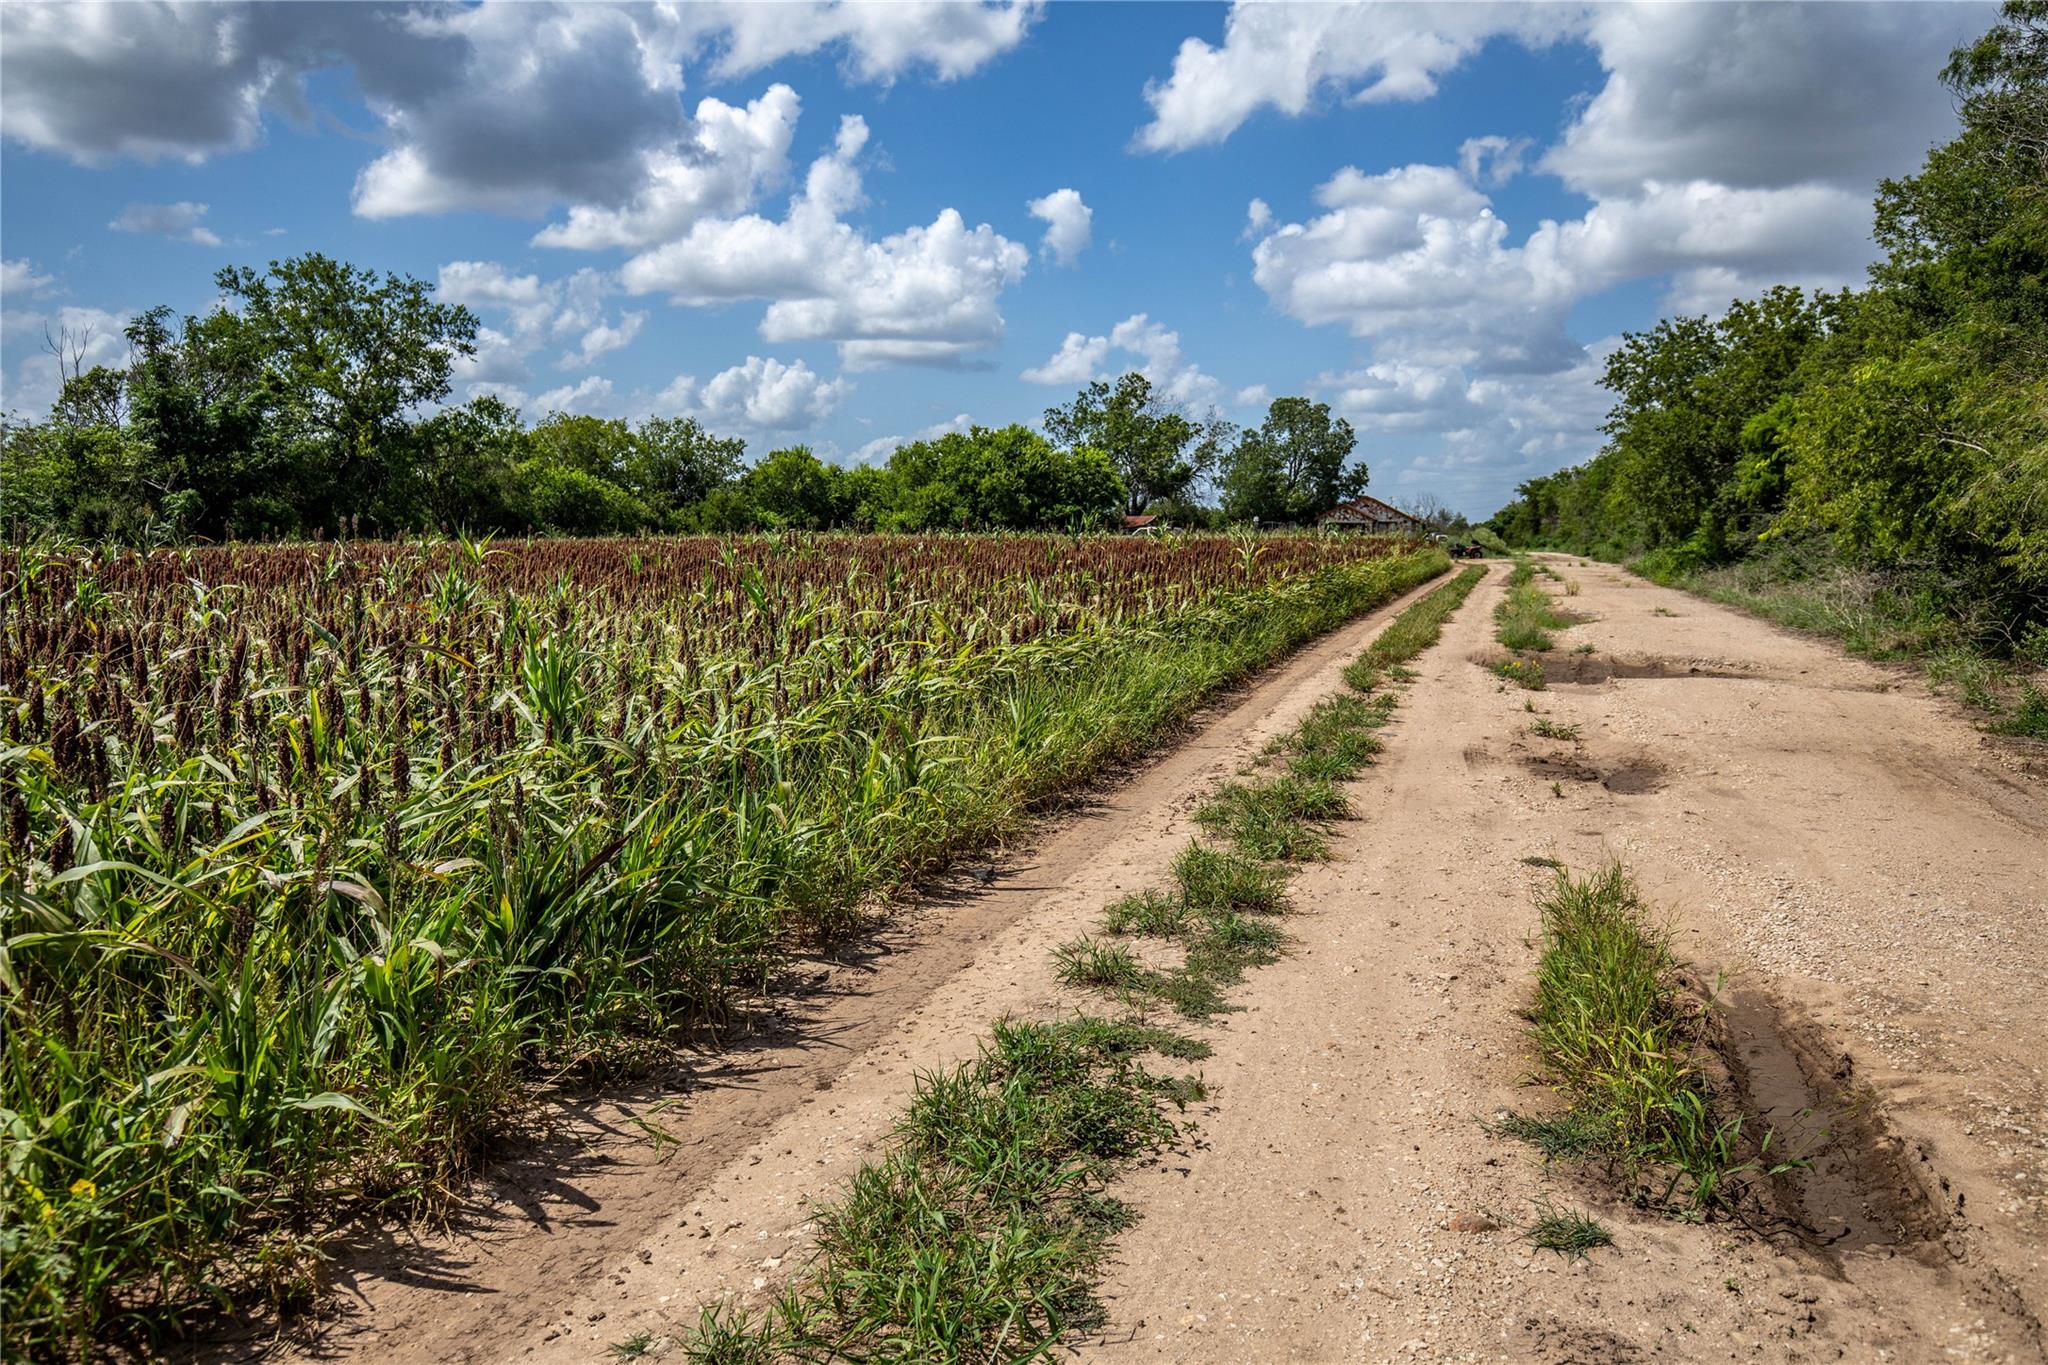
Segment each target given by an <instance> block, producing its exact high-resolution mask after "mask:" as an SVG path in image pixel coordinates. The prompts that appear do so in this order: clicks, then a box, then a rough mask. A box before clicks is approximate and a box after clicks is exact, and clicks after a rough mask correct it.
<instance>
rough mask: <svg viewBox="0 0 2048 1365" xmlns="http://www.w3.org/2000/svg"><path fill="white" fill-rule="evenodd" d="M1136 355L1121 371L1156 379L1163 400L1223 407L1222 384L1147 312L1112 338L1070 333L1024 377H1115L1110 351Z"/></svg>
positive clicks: (1057, 380)
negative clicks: (1109, 365)
mask: <svg viewBox="0 0 2048 1365" xmlns="http://www.w3.org/2000/svg"><path fill="white" fill-rule="evenodd" d="M1112 351H1116V352H1119V353H1121V354H1123V355H1126V356H1130V357H1134V361H1133V363H1130V364H1125V365H1120V366H1119V367H1118V368H1119V369H1134V370H1136V371H1138V372H1139V373H1140V374H1142V375H1144V376H1145V378H1147V379H1149V380H1151V381H1152V387H1153V389H1154V391H1155V392H1157V393H1158V394H1159V396H1160V397H1161V398H1164V399H1165V400H1166V401H1167V402H1169V403H1171V404H1173V405H1174V406H1176V407H1181V408H1188V409H1191V410H1209V409H1213V408H1215V407H1216V406H1217V400H1218V396H1219V395H1220V394H1221V393H1222V385H1221V384H1220V383H1219V382H1218V381H1217V379H1216V377H1215V376H1214V375H1211V374H1208V373H1205V372H1204V371H1203V370H1202V368H1201V367H1200V366H1199V365H1196V364H1195V363H1194V362H1193V361H1191V360H1189V359H1188V358H1187V356H1186V355H1185V354H1183V353H1182V351H1181V346H1180V333H1179V332H1175V331H1171V330H1169V329H1168V328H1167V327H1165V326H1164V325H1162V324H1160V323H1157V322H1154V321H1152V319H1151V318H1150V317H1148V316H1147V315H1146V314H1144V313H1133V314H1131V316H1129V317H1127V318H1125V319H1124V320H1123V321H1122V322H1119V323H1118V324H1117V325H1116V326H1114V327H1112V328H1110V330H1109V334H1108V335H1107V336H1087V335H1084V334H1083V333H1080V332H1069V333H1067V335H1066V339H1065V340H1064V341H1062V342H1061V343H1060V348H1059V349H1058V350H1057V351H1055V352H1053V354H1052V355H1051V356H1049V357H1048V358H1047V359H1046V361H1045V363H1044V364H1041V365H1034V366H1032V367H1031V368H1030V369H1028V370H1025V371H1024V372H1023V374H1022V375H1020V376H1019V378H1021V379H1023V380H1025V381H1026V382H1027V383H1032V384H1074V385H1079V384H1086V383H1089V382H1090V381H1092V380H1096V379H1108V378H1109V377H1110V375H1109V370H1108V362H1109V358H1110V352H1112Z"/></svg>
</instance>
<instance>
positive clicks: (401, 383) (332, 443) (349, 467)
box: [202, 253, 477, 524]
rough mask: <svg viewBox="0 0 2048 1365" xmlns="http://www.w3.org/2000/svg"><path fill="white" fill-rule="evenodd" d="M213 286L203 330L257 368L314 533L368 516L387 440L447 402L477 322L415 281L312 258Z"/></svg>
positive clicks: (241, 273)
mask: <svg viewBox="0 0 2048 1365" xmlns="http://www.w3.org/2000/svg"><path fill="white" fill-rule="evenodd" d="M214 283H215V284H216V285H217V286H218V287H219V289H220V292H221V295H222V298H223V299H224V300H225V301H226V306H225V307H224V308H223V309H222V310H220V311H219V312H217V313H215V314H214V315H213V316H212V317H209V318H208V319H207V320H206V322H205V323H204V324H202V329H204V330H206V331H207V332H209V334H213V333H217V334H218V338H219V343H220V344H221V345H222V346H224V347H226V348H229V349H231V350H233V351H234V352H235V353H236V354H237V356H238V357H239V358H242V359H245V360H246V361H247V362H248V363H250V364H252V365H253V366H254V368H255V371H256V375H257V388H258V390H259V396H258V399H257V401H258V402H259V403H260V405H261V407H262V408H263V410H264V412H265V417H266V420H265V437H266V439H267V440H268V441H269V442H270V443H272V444H274V445H277V446H280V447H284V448H286V449H289V450H291V451H292V452H293V455H294V458H295V461H296V462H298V463H300V464H302V465H303V466H304V467H305V471H304V472H305V473H306V474H308V475H311V476H316V477H317V478H318V479H319V482H318V484H316V485H315V486H314V487H313V488H312V489H311V490H310V491H311V492H312V493H313V494H314V496H315V497H316V498H317V497H324V499H325V500H326V503H327V505H326V507H324V508H323V507H318V506H315V507H313V508H309V509H308V510H309V511H311V512H313V514H314V515H313V517H312V520H313V521H314V523H315V524H320V523H322V522H325V521H327V520H329V519H330V518H332V519H339V518H341V517H348V516H354V515H357V514H359V513H361V512H362V511H364V510H366V509H367V508H368V506H369V505H370V504H371V503H372V502H374V501H375V499H376V498H377V496H378V495H379V494H380V493H381V492H382V485H383V484H384V483H385V481H386V479H387V478H388V475H389V473H390V470H389V466H388V465H387V464H386V463H385V460H384V455H385V453H386V451H387V450H388V449H389V448H390V445H391V443H392V442H393V440H394V438H396V437H397V436H398V435H399V434H400V433H401V431H402V430H403V428H404V427H405V425H406V424H407V422H408V420H409V418H410V417H411V416H412V415H413V414H414V413H415V412H416V411H417V410H418V409H420V408H422V407H424V406H426V405H429V404H433V403H438V402H440V401H441V400H442V399H444V398H446V397H447V396H448V391H449V376H450V375H451V373H452V372H453V366H454V359H455V357H456V356H458V355H472V354H474V353H475V351H476V333H477V321H476V318H475V317H474V316H472V315H471V314H470V312H469V310H468V309H466V308H463V307H462V306H460V305H459V304H448V303H442V302H440V301H438V300H437V299H435V298H434V296H433V286H432V285H430V284H428V283H427V282H425V281H423V280H418V279H414V278H412V277H410V276H401V275H396V274H386V275H384V276H382V277H381V278H380V277H379V276H378V275H377V274H376V272H374V271H370V270H362V269H358V268H357V267H355V266H351V265H348V264H346V263H345V262H341V261H336V260H333V259H331V258H329V257H327V256H323V255H320V254H318V253H312V254H308V255H305V256H297V257H293V258H292V259H290V260H285V261H272V262H271V263H270V266H269V268H268V269H267V270H264V271H257V270H255V269H253V268H251V267H248V266H240V267H236V266H230V267H227V268H225V269H223V270H221V271H220V273H219V274H218V275H216V276H215V277H214ZM323 512H325V513H327V514H328V515H325V516H323V515H320V514H321V513H323Z"/></svg>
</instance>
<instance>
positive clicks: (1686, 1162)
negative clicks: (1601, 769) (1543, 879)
mask: <svg viewBox="0 0 2048 1365" xmlns="http://www.w3.org/2000/svg"><path fill="white" fill-rule="evenodd" d="M1539 909H1540V911H1541V913H1542V920H1543V951H1542V957H1541V959H1540V960H1539V962H1538V964H1537V974H1536V996H1535V1002H1534V1006H1533V1008H1532V1010H1531V1013H1530V1021H1531V1023H1530V1027H1531V1032H1532V1034H1533V1036H1534V1039H1535V1043H1536V1047H1537V1051H1538V1053H1539V1055H1540V1056H1541V1057H1542V1059H1543V1061H1544V1063H1545V1065H1546V1066H1547V1067H1548V1068H1549V1070H1550V1072H1551V1074H1552V1075H1553V1076H1554V1077H1555V1078H1556V1080H1557V1082H1558V1084H1559V1087H1560V1088H1561V1089H1563V1090H1564V1091H1565V1092H1566V1093H1567V1094H1569V1095H1570V1096H1571V1097H1572V1112H1571V1116H1570V1119H1569V1133H1570V1140H1571V1141H1572V1142H1575V1143H1576V1142H1578V1141H1580V1140H1581V1139H1582V1138H1583V1137H1585V1136H1586V1135H1589V1134H1592V1133H1598V1134H1600V1135H1601V1138H1602V1144H1601V1150H1602V1151H1603V1152H1604V1153H1605V1154H1607V1155H1609V1156H1612V1157H1614V1158H1617V1159H1618V1160H1620V1161H1622V1162H1623V1163H1624V1164H1626V1165H1628V1166H1630V1167H1632V1168H1635V1169H1639V1170H1650V1169H1661V1170H1663V1171H1665V1172H1667V1176H1666V1178H1665V1184H1664V1188H1663V1190H1662V1191H1661V1193H1657V1194H1656V1195H1655V1196H1654V1198H1655V1202H1658V1203H1663V1204H1669V1203H1671V1202H1672V1201H1673V1200H1674V1199H1676V1200H1678V1201H1679V1202H1680V1204H1682V1206H1683V1207H1685V1208H1687V1209H1689V1210H1693V1211H1702V1212H1711V1211H1714V1210H1718V1209H1725V1208H1728V1207H1732V1206H1733V1205H1734V1204H1735V1203H1737V1202H1738V1201H1739V1200H1740V1197H1741V1192H1742V1191H1741V1184H1742V1181H1741V1177H1743V1176H1745V1175H1748V1174H1750V1173H1752V1172H1755V1171H1759V1170H1765V1171H1767V1173H1772V1174H1775V1173H1776V1172H1778V1171H1782V1170H1785V1169H1789V1168H1790V1166H1792V1165H1796V1164H1798V1163H1796V1162H1791V1163H1779V1164H1777V1165H1773V1166H1769V1167H1766V1166H1765V1164H1764V1163H1765V1160H1766V1158H1767V1157H1768V1154H1769V1151H1770V1147H1771V1144H1772V1140H1773V1139H1772V1135H1771V1134H1769V1133H1766V1134H1765V1135H1764V1137H1763V1138H1762V1139H1761V1141H1760V1142H1759V1144H1758V1145H1757V1149H1756V1151H1755V1153H1754V1154H1748V1153H1746V1150H1745V1144H1744V1134H1743V1123H1742V1119H1741V1118H1740V1117H1739V1116H1731V1117H1723V1116H1722V1115H1721V1114H1720V1113H1719V1112H1718V1109H1717V1106H1716V1102H1715V1096H1714V1094H1713V1092H1712V1088H1711V1087H1710V1086H1709V1084H1708V1082H1707V1078H1706V1076H1705V1073H1704V1072H1703V1070H1702V1068H1701V1065H1700V1054H1699V1052H1698V1048H1697V1045H1696V1042H1697V1033H1698V1014H1697V1011H1694V1010H1690V1009H1688V1008H1687V1007H1686V1006H1685V1005H1684V1004H1683V1003H1682V1000H1681V996H1680V993H1679V991H1678V988H1677V983H1676V973H1677V962H1676V960H1675V959H1674V958H1673V956H1672V953H1671V947H1670V941H1669V937H1668V935H1667V933H1666V931H1665V930H1664V929H1663V928H1662V927H1661V926H1660V925H1658V924H1656V923H1654V922H1653V921H1652V919H1651V917H1650V915H1649V913H1648V911H1647V909H1646V908H1645V907H1644V905H1643V903H1642V899H1641V897H1640V896H1639V894H1638V893H1637V891H1636V889H1635V886H1634V884H1633V883H1632V882H1631V881H1630V880H1629V878H1628V875H1627V873H1626V872H1624V871H1623V870H1622V867H1621V865H1620V864H1619V863H1610V864H1608V865H1607V866H1606V867H1604V868H1601V869H1600V870H1599V871H1597V872H1594V873H1592V874H1591V875H1590V876H1586V877H1583V878H1577V877H1573V876H1572V875H1571V874H1570V873H1569V872H1566V871H1563V870H1560V871H1559V872H1558V873H1557V878H1556V880H1555V882H1553V883H1552V885H1551V888H1550V891H1549V892H1548V894H1546V895H1545V896H1544V897H1543V899H1542V900H1541V901H1540V902H1539ZM1531 1122H1533V1121H1531ZM1564 1131H1565V1130H1563V1129H1552V1130H1550V1131H1549V1132H1548V1134H1547V1137H1548V1139H1549V1140H1551V1141H1553V1142H1555V1141H1559V1140H1561V1138H1560V1135H1561V1134H1562V1133H1563V1132H1564ZM1515 1135H1516V1136H1539V1135H1538V1134H1537V1130H1535V1129H1533V1128H1530V1127H1524V1128H1523V1129H1522V1131H1521V1132H1519V1133H1516V1134H1515ZM1539 1145H1540V1143H1539Z"/></svg>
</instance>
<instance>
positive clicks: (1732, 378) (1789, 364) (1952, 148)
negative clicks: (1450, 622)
mask: <svg viewBox="0 0 2048 1365" xmlns="http://www.w3.org/2000/svg"><path fill="white" fill-rule="evenodd" d="M1942 79H1943V80H1944V82H1946V84H1947V85H1948V87H1949V88H1950V90H1951V91H1953V93H1954V95H1955V97H1956V101H1957V108H1958V111H1959V113H1960V115H1961V118H1962V131H1961V133H1960V134H1959V135H1958V136H1957V137H1956V138H1955V139H1954V140H1953V141H1951V142H1949V143H1948V144H1946V145H1945V146H1942V147H1939V148H1936V149H1935V150H1934V151H1933V152H1931V153H1930V154H1929V155H1928V157H1927V160H1926V163H1925V165H1924V166H1923V167H1922V168H1921V170H1920V172H1919V174H1917V175H1913V176H1908V177H1905V178H1903V179H1899V180H1888V181H1885V182H1884V183H1883V185H1881V186H1880V187H1879V190H1878V195H1877V205H1876V238H1877V241H1878V243H1879V245H1880V246H1882V247H1883V248H1884V249H1885V252H1886V255H1885V258H1884V259H1883V260H1882V261H1880V262H1879V263H1878V264H1877V265H1875V266H1874V267H1872V269H1871V272H1870V283H1869V285H1868V287H1866V288H1864V289H1862V290H1859V291H1853V292H1843V293H1840V294H1821V295H1809V294H1806V293H1803V292H1802V291H1800V290H1798V289H1794V288H1788V287H1780V288H1776V289H1772V290H1770V291H1768V292H1767V293H1765V294H1764V295H1763V296H1762V297H1760V298H1756V299H1747V300H1738V301H1737V302H1736V303H1734V304H1733V305H1732V306H1731V307H1730V309H1729V311H1728V313H1727V314H1726V315H1725V316H1724V317H1722V318H1720V319H1718V320H1711V319H1708V318H1704V317H1681V318H1673V319H1668V320H1666V321H1664V322H1661V323H1659V324H1658V325H1657V326H1656V327H1655V328H1654V329H1652V330H1651V331H1649V332H1646V333H1637V334H1631V335H1629V336H1628V337H1627V338H1626V339H1625V340H1624V342H1623V344H1622V346H1621V347H1620V348H1619V349H1618V350H1617V351H1616V352H1615V353H1614V355H1613V356H1612V357H1611V358H1610V360H1609V362H1608V367H1607V379H1606V382H1607V385H1608V387H1609V388H1610V389H1612V390H1613V392H1614V394H1615V399H1616V401H1615V405H1614V408H1613V411H1612V413H1611V414H1610V417H1609V419H1608V424H1607V432H1608V435H1609V437H1610V440H1609V442H1608V444H1607V446H1606V448H1605V449H1604V450H1602V451H1601V453H1600V454H1599V455H1598V456H1597V457H1595V458H1594V459H1593V460H1591V461H1590V462H1588V463H1587V464H1584V465H1582V466H1579V467H1578V468H1576V469H1569V470H1566V471H1564V472H1562V473H1559V474H1555V475H1551V476H1549V477H1546V478H1541V479H1532V480H1530V481H1529V482H1528V483H1525V484H1523V485H1522V487H1521V489H1520V494H1521V496H1520V498H1519V499H1518V500H1517V501H1516V502H1515V503H1513V504H1511V505H1510V506H1508V507H1507V508H1505V509H1503V510H1502V511H1501V512H1500V513H1498V514H1497V515H1496V516H1495V517H1494V519H1493V522H1492V525H1493V527H1494V529H1495V530H1497V531H1498V532H1499V533H1500V534H1501V535H1502V536H1503V537H1504V538H1505V539H1506V540H1507V541H1508V542H1509V543H1511V544H1515V545H1548V546H1553V547H1557V548H1563V549H1569V550H1574V551H1578V552H1583V553H1595V554H1601V555H1606V556H1609V557H1615V558H1620V557H1625V556H1633V555H1638V554H1646V553H1647V556H1648V558H1647V567H1648V568H1649V569H1650V570H1651V571H1652V572H1656V573H1661V574H1682V573H1686V572H1689V571H1692V570H1696V569H1700V568H1705V567H1708V566H1712V565H1717V564H1726V563H1729V562H1732V561H1736V560H1740V559H1743V558H1745V557H1756V556H1759V555H1766V554H1768V555H1780V554H1783V553H1784V551H1783V550H1782V549H1781V547H1797V546H1798V545H1799V544H1800V542H1808V543H1809V544H1810V543H1811V542H1816V541H1823V542H1825V544H1826V546H1827V547H1828V548H1829V549H1830V550H1831V551H1832V555H1831V556H1830V557H1831V558H1833V559H1835V560H1836V561H1837V562H1842V563H1846V564H1848V565H1850V566H1853V567H1856V568H1860V569H1865V570H1872V571H1876V572H1877V573H1879V574H1880V575H1881V576H1882V577H1883V578H1885V579H1886V580H1887V581H1890V582H1892V583H1894V584H1895V585H1896V590H1897V591H1901V592H1904V593H1909V594H1913V595H1916V596H1917V597H1918V598H1919V599H1921V600H1922V601H1923V603H1925V604H1926V605H1928V606H1929V607H1930V608H1931V609H1934V610H1937V611H1939V612H1940V613H1942V614H1943V615H1945V616H1946V617H1948V618H1949V619H1950V620H1951V621H1952V622H1953V623H1954V625H1955V626H1956V627H1957V629H1958V631H1959V632H1960V633H1962V634H1964V635H1966V636H1968V637H1970V638H1971V639H1972V640H1974V641H1975V642H1977V643H2021V644H2023V646H2024V644H2025V642H2027V641H2029V640H2034V641H2042V640H2043V631H2044V627H2043V626H2042V623H2043V622H2044V621H2048V273H2044V272H2048V3H2043V0H2011V2H2010V3H2008V4H2007V5H2006V7H2005V10H2004V13H2003V17H2002V19H2001V20H2000V21H1999V22H1998V23H1997V24H1996V25H1995V26H1994V27H1993V28H1992V29H1991V31H1990V32H1989V33H1987V34H1986V35H1985V36H1984V37H1983V38H1982V39H1980V40H1979V41H1978V42H1976V43H1975V44H1973V45H1971V46H1969V47H1966V48H1962V49H1959V50H1957V51H1956V52H1955V54H1954V55H1953V56H1952V58H1951V60H1950V62H1949V64H1948V66H1947V67H1946V68H1945V70H1944V71H1943V72H1942ZM1785 557H1786V562H1787V563H1792V562H1795V561H1797V562H1799V563H1802V564H1804V563H1810V561H1811V559H1812V555H1811V552H1810V549H1808V550H1807V551H1806V552H1804V553H1802V554H1796V555H1786V556H1785Z"/></svg>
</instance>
